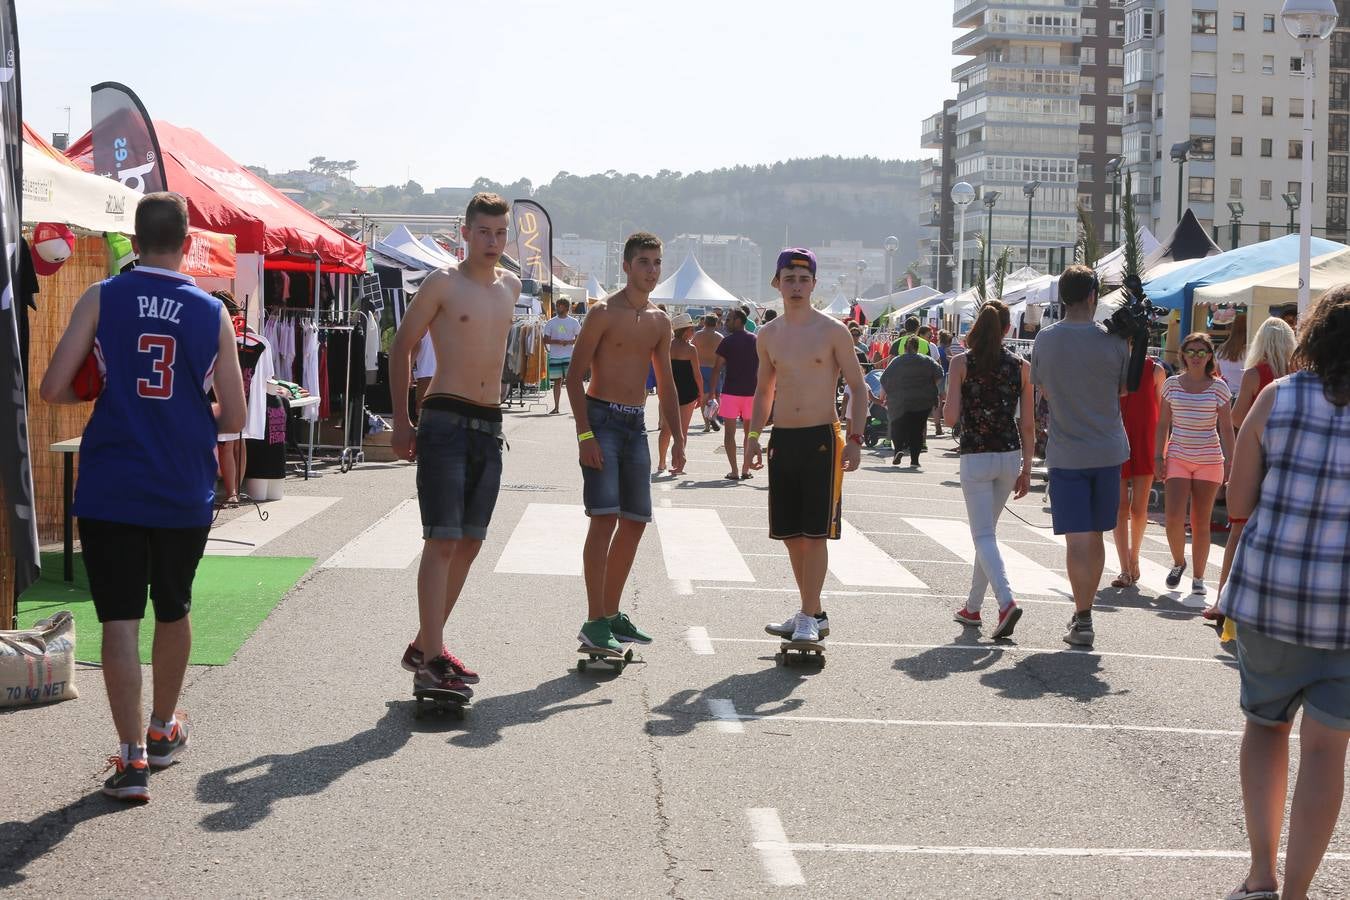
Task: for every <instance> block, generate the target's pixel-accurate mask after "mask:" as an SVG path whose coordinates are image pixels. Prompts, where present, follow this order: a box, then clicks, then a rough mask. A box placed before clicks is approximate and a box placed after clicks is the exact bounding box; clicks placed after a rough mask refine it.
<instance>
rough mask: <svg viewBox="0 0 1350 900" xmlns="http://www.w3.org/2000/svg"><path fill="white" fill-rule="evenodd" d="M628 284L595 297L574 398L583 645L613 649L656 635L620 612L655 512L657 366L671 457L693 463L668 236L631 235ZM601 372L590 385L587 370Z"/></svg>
mask: <svg viewBox="0 0 1350 900" xmlns="http://www.w3.org/2000/svg"><path fill="white" fill-rule="evenodd" d="M623 270H624V272H625V273H626V274H627V275H628V284H627V286H626V287H624V288H623V289H622V290H620V291H619V292H618V293H616V294H613V295H611V296H609V297H607V298H605V299H604V300H601V301H599V302H598V303H595V304H593V305H592V306H591V309H590V311H589V312H588V313H587V314H586V319H585V321H584V322H583V323H582V326H581V334H580V335H578V336H577V343H576V346H575V348H574V349H573V351H572V365H571V367H570V368H569V369H568V373H567V401H568V403H569V404H570V405H571V407H572V415H574V416H575V417H576V423H577V441H578V453H579V456H580V461H581V476H582V482H583V488H582V497H583V501H584V503H585V505H586V515H587V516H589V517H590V519H591V524H590V530H589V531H588V532H587V534H586V546H585V549H584V550H583V551H582V567H583V569H584V571H585V576H586V603H587V608H588V609H587V615H586V622H585V624H583V625H582V626H581V634H580V635H579V638H580V640H581V645H582V648H583V649H586V648H594V649H600V650H604V651H607V652H608V653H609V654H611V655H613V654H620V653H622V652H623V644H625V643H637V644H650V643H651V641H652V639H651V636H650V635H648V634H646V633H645V632H644V631H642V630H641V629H640V628H638V627H637V626H636V625H634V624H633V622H632V620H631V619H629V618H628V615H627V613H621V612H619V600H620V598H621V597H622V595H623V588H624V584H625V583H626V582H627V581H628V573H629V571H630V570H631V569H632V567H633V557H634V556H635V555H636V554H637V548H638V542H639V541H641V540H642V532H643V531H644V530H645V529H646V527H647V523H648V522H650V521H651V520H652V485H651V473H652V463H651V454H650V450H649V448H648V446H647V426H646V421H645V419H644V406H645V403H646V400H647V386H646V382H647V370H648V368H649V367H655V369H656V392H657V395H658V396H659V398H660V404H661V418H662V419H663V420H664V421H665V422H666V424H667V425H668V426H669V428H670V433H671V435H672V436H673V437H672V446H671V449H670V453H671V457H670V460H671V464H672V465H673V466H674V467H675V468H677V469H682V468H684V437H683V430H682V429H681V427H680V407H679V400H678V399H677V397H676V394H675V380H674V377H673V376H672V375H671V371H670V339H671V330H670V317H669V316H667V315H666V314H665V313H664V312H662V311H661V310H660V309H657V308H656V306H655V305H654V304H652V303H651V302H650V301H649V300H648V299H647V298H648V296H649V295H650V294H651V292H652V290H653V289H654V288H655V287H656V284H657V282H659V281H660V280H661V241H660V239H658V238H657V237H656V236H655V235H652V234H646V233H645V232H639V233H638V234H635V235H633V236H632V237H630V238H629V239H628V241H627V243H625V244H624V248H623ZM588 370H589V371H590V373H591V383H590V389H589V391H588V390H587V388H586V385H585V384H584V383H583V381H582V378H583V376H584V374H585V373H586V372H587V371H588Z"/></svg>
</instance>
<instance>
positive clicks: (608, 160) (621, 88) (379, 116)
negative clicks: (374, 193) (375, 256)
mask: <svg viewBox="0 0 1350 900" xmlns="http://www.w3.org/2000/svg"><path fill="white" fill-rule="evenodd" d="M17 7H18V19H19V43H20V53H21V64H22V79H23V112H24V118H25V119H26V120H27V121H28V123H29V124H30V125H32V126H33V127H34V128H36V129H37V130H38V131H39V132H41V133H43V134H44V135H49V134H50V133H51V132H52V131H61V130H64V129H65V127H66V112H65V107H67V106H69V107H71V113H70V129H71V132H72V137H75V136H78V135H80V134H83V133H84V132H85V131H86V130H88V127H89V88H90V86H91V85H93V84H96V83H97V82H100V81H120V82H122V83H124V84H126V85H128V86H130V87H131V88H132V89H133V90H134V91H136V93H137V94H138V95H139V96H140V98H141V100H142V101H143V102H144V103H145V105H146V108H147V109H148V110H149V112H150V115H151V116H152V117H154V118H159V119H166V120H168V121H170V122H173V123H175V124H177V125H180V126H184V127H189V128H195V129H197V130H198V131H200V132H202V133H203V134H205V135H206V136H207V137H208V138H210V139H211V140H212V141H213V142H214V143H216V144H217V145H218V146H220V147H221V149H223V150H224V151H225V152H226V153H228V154H229V155H231V156H232V157H234V158H235V159H236V160H238V161H239V162H240V163H244V164H257V165H264V166H266V167H268V168H269V169H273V170H285V169H289V168H304V167H305V166H306V164H307V160H308V159H309V158H310V157H313V156H320V155H322V156H327V157H328V158H330V159H355V160H357V161H358V162H359V163H360V168H359V169H358V170H357V171H356V173H355V176H354V177H355V179H356V180H357V182H359V183H362V184H377V185H383V184H390V183H402V182H403V181H405V180H407V178H408V177H410V176H411V177H412V178H414V179H416V180H417V181H418V182H420V183H421V184H422V185H423V186H424V187H427V188H432V187H437V186H442V185H447V186H464V185H468V184H470V183H471V182H472V181H473V179H474V178H476V177H478V176H480V175H485V176H487V177H489V178H493V179H495V180H498V181H503V182H505V181H513V180H515V179H516V178H518V177H520V176H522V175H523V176H525V177H528V178H530V179H532V180H533V181H534V182H535V183H536V184H540V183H542V182H545V181H548V180H549V179H551V178H552V177H553V176H554V174H556V173H557V172H558V171H560V170H566V171H569V172H574V173H577V174H588V173H592V172H603V171H606V170H608V169H616V170H618V171H620V172H639V173H655V172H657V171H658V170H660V169H674V170H678V171H682V172H692V171H696V170H699V169H711V168H717V167H719V166H724V165H732V164H737V163H759V162H772V161H775V160H779V159H787V158H791V157H803V156H816V155H820V154H833V155H843V156H862V155H872V156H880V157H886V158H915V157H918V156H921V155H923V156H927V155H931V154H930V153H928V152H925V151H921V150H920V148H919V126H920V122H921V120H922V119H923V118H924V117H925V116H927V115H929V114H930V113H932V112H935V111H936V110H938V109H939V108H940V107H941V103H942V100H943V99H944V98H946V97H949V96H952V93H953V86H952V84H951V81H950V71H951V68H952V66H953V58H952V56H951V40H952V38H953V36H954V35H955V32H954V31H953V30H952V28H951V16H952V12H951V10H952V3H951V2H950V0H902V2H895V3H880V2H877V0H831V2H827V3H818V2H804V0H681V2H668V3H632V2H619V0H573V2H566V3H565V2H548V0H502V2H497V3H467V2H444V0H425V2H411V0H381V2H369V0H366V2H355V0H328V2H319V0H228V2H208V0H180V2H170V0H135V2H126V3H123V2H109V0H17Z"/></svg>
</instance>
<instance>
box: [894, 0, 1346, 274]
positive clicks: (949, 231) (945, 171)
mask: <svg viewBox="0 0 1350 900" xmlns="http://www.w3.org/2000/svg"><path fill="white" fill-rule="evenodd" d="M1347 2H1350V0H1347ZM955 107H956V101H955V100H947V101H945V102H944V103H943V104H942V111H941V112H937V113H934V114H933V115H931V116H929V117H928V118H926V119H924V120H923V128H922V135H921V136H920V139H919V144H920V146H922V147H924V148H925V149H929V150H937V151H939V154H938V156H937V157H935V158H933V159H926V160H921V161H920V163H919V194H918V198H917V202H916V208H915V213H916V215H915V221H917V222H918V223H919V229H920V232H919V233H920V238H919V240H918V251H919V253H918V260H919V274H920V276H921V277H922V278H923V282H924V283H925V284H928V285H931V286H933V287H935V288H936V289H937V290H939V291H944V292H945V291H950V290H952V289H953V288H954V287H955V285H956V278H955V275H956V256H955V246H956V222H955V217H954V215H953V213H954V210H953V207H952V201H951V194H952V185H953V184H955V183H956V155H955V150H956V110H955Z"/></svg>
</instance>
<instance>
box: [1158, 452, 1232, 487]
mask: <svg viewBox="0 0 1350 900" xmlns="http://www.w3.org/2000/svg"><path fill="white" fill-rule="evenodd" d="M1167 477H1168V478H1169V479H1172V478H1189V479H1190V480H1191V481H1212V482H1214V483H1215V484H1223V463H1198V462H1191V461H1190V460H1188V459H1177V458H1176V457H1175V456H1169V457H1167Z"/></svg>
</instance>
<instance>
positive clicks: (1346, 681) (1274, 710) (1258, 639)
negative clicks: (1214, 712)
mask: <svg viewBox="0 0 1350 900" xmlns="http://www.w3.org/2000/svg"><path fill="white" fill-rule="evenodd" d="M1237 658H1238V672H1239V673H1240V674H1241V676H1242V677H1241V685H1242V690H1241V703H1242V713H1243V715H1245V716H1246V717H1247V718H1248V719H1249V720H1251V721H1252V722H1255V723H1256V724H1258V725H1282V724H1286V723H1289V722H1292V721H1294V715H1295V714H1296V713H1297V712H1298V708H1299V707H1300V706H1302V707H1303V708H1304V715H1308V716H1312V717H1313V718H1314V719H1316V720H1317V721H1319V722H1321V723H1322V724H1323V725H1326V726H1327V727H1328V728H1335V729H1337V730H1339V731H1350V650H1325V649H1322V648H1320V647H1305V646H1303V645H1302V644H1290V643H1287V642H1285V641H1277V640H1276V639H1275V638H1273V637H1268V636H1267V635H1264V634H1262V633H1261V632H1259V631H1257V630H1256V629H1255V628H1252V627H1251V626H1249V625H1244V624H1243V623H1241V622H1239V623H1237Z"/></svg>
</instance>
